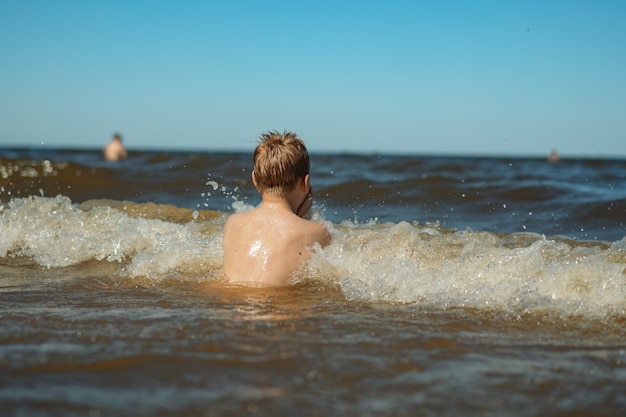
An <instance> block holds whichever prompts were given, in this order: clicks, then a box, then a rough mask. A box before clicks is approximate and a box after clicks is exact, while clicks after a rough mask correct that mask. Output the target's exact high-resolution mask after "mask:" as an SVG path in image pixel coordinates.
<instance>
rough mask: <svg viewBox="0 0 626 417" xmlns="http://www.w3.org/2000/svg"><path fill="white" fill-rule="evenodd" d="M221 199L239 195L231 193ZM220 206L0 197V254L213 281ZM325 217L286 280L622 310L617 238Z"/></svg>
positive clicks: (539, 307)
mask: <svg viewBox="0 0 626 417" xmlns="http://www.w3.org/2000/svg"><path fill="white" fill-rule="evenodd" d="M233 208H234V210H235V211H242V210H247V209H249V208H250V206H248V205H246V204H245V203H242V202H239V201H236V202H234V204H233ZM316 215H317V216H318V220H320V221H324V219H323V217H322V215H321V213H319V212H318V213H316ZM226 217H227V214H226V213H223V212H218V211H211V210H205V211H203V210H191V209H187V208H180V207H176V206H172V205H163V204H154V203H132V202H122V201H115V200H89V201H86V202H83V203H81V204H76V203H72V201H71V200H70V199H69V198H68V197H66V196H62V195H59V196H57V197H54V198H51V197H39V196H30V197H28V198H15V199H12V200H11V201H10V202H9V203H7V204H6V205H3V206H1V208H0V230H1V231H2V239H1V240H0V263H3V264H5V265H7V264H8V265H11V263H12V262H14V261H16V260H20V262H23V261H24V260H28V261H29V262H32V263H34V264H36V265H39V266H41V267H45V268H66V267H69V266H73V265H80V264H81V263H84V262H90V261H100V262H108V263H114V264H117V265H118V267H117V270H116V272H115V275H116V276H117V277H125V278H127V279H137V280H147V281H148V282H150V283H152V284H153V285H159V284H160V283H163V282H165V281H166V280H171V279H178V280H184V281H197V282H203V281H219V279H220V277H221V268H222V266H221V265H222V248H221V239H222V228H223V225H224V221H225V219H226ZM326 224H327V225H328V227H329V229H330V231H331V235H332V239H333V241H332V244H331V245H330V246H328V247H327V248H325V249H323V250H320V251H318V252H317V253H315V254H313V257H312V259H311V262H310V263H309V264H308V265H307V266H306V267H304V268H303V269H302V270H301V271H299V273H298V274H297V276H296V277H295V278H294V283H312V284H313V285H321V286H326V285H331V286H333V287H338V288H339V289H340V290H341V291H342V292H343V294H344V295H345V297H346V298H347V299H348V300H350V301H355V302H375V303H416V304H420V305H425V306H432V307H436V308H452V307H455V308H479V309H496V310H499V311H505V312H510V313H514V314H522V313H525V312H549V313H554V314H558V315H568V316H571V315H582V316H586V317H605V316H618V317H626V238H625V239H621V240H618V241H615V242H599V241H575V240H572V239H569V238H567V237H560V236H554V237H546V236H544V235H540V234H535V233H503V234H496V233H491V232H484V231H474V230H470V229H467V230H463V231H456V230H448V229H445V228H443V227H441V226H439V225H436V224H431V225H419V224H416V223H409V222H405V221H401V222H396V223H378V222H376V221H369V222H366V223H361V224H359V223H356V222H352V221H344V222H342V223H338V224H333V223H330V222H326Z"/></svg>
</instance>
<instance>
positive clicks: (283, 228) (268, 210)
mask: <svg viewBox="0 0 626 417" xmlns="http://www.w3.org/2000/svg"><path fill="white" fill-rule="evenodd" d="M252 179H253V181H254V182H255V184H256V181H255V179H254V174H253V178H252ZM310 191H311V189H310V185H309V176H308V175H306V176H305V177H304V178H302V179H301V180H300V181H299V182H298V184H297V185H296V187H295V189H294V190H293V191H291V192H290V193H289V194H288V195H286V196H282V197H281V196H276V195H271V194H270V195H268V193H266V194H265V195H262V202H261V205H260V206H259V207H257V208H255V209H254V210H251V211H249V212H247V213H239V214H233V215H231V216H230V217H229V218H228V220H227V221H226V224H225V225H224V237H223V241H222V246H223V248H224V277H225V280H226V281H227V282H229V283H237V284H243V285H250V286H284V285H288V284H289V281H290V279H291V278H292V277H293V273H294V272H295V271H296V270H297V269H298V268H299V267H300V266H301V265H303V264H304V263H306V262H307V261H308V260H309V259H310V256H311V255H310V252H309V250H310V249H311V247H313V245H314V244H315V243H319V244H320V245H321V246H322V247H324V246H326V245H328V244H329V243H330V234H329V233H328V230H326V228H325V227H324V226H323V225H322V224H319V223H315V222H312V221H309V220H306V219H303V218H302V216H304V215H306V213H307V212H308V210H309V209H310V207H311V205H312V197H311V192H310Z"/></svg>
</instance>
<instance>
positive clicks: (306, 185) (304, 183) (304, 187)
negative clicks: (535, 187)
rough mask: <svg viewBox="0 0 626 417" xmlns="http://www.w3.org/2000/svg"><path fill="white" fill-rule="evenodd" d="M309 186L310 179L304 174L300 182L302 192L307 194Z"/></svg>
mask: <svg viewBox="0 0 626 417" xmlns="http://www.w3.org/2000/svg"><path fill="white" fill-rule="evenodd" d="M310 184H311V177H310V176H309V174H306V175H305V176H304V178H303V180H302V191H304V192H307V193H308V192H309V186H310Z"/></svg>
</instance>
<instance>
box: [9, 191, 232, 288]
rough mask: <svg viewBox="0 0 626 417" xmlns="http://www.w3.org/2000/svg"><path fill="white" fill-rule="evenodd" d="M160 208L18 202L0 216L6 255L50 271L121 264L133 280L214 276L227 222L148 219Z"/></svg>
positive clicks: (51, 200) (35, 200) (66, 200)
mask: <svg viewBox="0 0 626 417" xmlns="http://www.w3.org/2000/svg"><path fill="white" fill-rule="evenodd" d="M120 204H122V203H120ZM154 206H155V205H150V204H144V205H137V204H133V203H128V205H123V206H122V207H120V209H118V208H113V207H111V206H109V205H98V204H91V205H87V206H83V208H81V207H80V206H78V205H75V204H72V202H71V200H70V199H69V198H67V197H64V196H57V197H56V198H45V197H34V196H33V197H29V198H21V199H14V200H12V201H11V202H10V203H9V205H8V206H7V207H4V208H3V209H2V211H1V212H0V229H1V230H2V239H1V240H0V257H6V256H13V257H26V258H30V259H32V260H33V261H34V262H36V263H37V264H39V265H42V266H45V267H48V268H56V267H65V266H69V265H74V264H78V263H81V262H84V261H89V260H98V261H102V260H106V261H109V262H120V263H121V268H120V271H119V273H120V274H122V275H126V276H130V277H136V276H145V277H149V278H157V277H158V278H159V279H162V278H166V277H171V276H187V277H189V276H194V277H200V276H207V275H208V276H211V275H214V274H215V273H216V272H215V271H216V269H219V268H220V265H221V257H222V254H221V233H216V232H215V230H216V229H219V230H221V225H220V224H219V223H220V222H221V223H222V224H223V220H222V219H221V218H219V217H217V218H216V219H215V220H214V222H211V221H209V222H202V223H196V222H193V221H190V222H187V223H184V224H179V223H175V222H171V221H164V220H161V219H159V218H146V217H151V216H152V217H154V213H153V212H154V211H155V207H154ZM124 209H125V210H127V211H128V212H126V211H124ZM179 210H183V209H179ZM161 211H162V210H161ZM138 212H139V213H138ZM141 214H144V215H146V217H141ZM162 216H164V217H167V218H169V217H172V215H171V213H170V214H162ZM195 217H197V213H195ZM215 222H217V223H215Z"/></svg>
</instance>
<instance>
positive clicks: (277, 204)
mask: <svg viewBox="0 0 626 417" xmlns="http://www.w3.org/2000/svg"><path fill="white" fill-rule="evenodd" d="M289 197H290V196H283V197H277V196H275V195H264V196H263V197H262V201H261V205H262V206H264V207H268V208H269V207H271V208H275V209H281V210H285V211H290V212H292V213H295V212H296V210H297V209H298V204H299V203H296V202H295V201H292V200H294V199H290V198H289Z"/></svg>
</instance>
